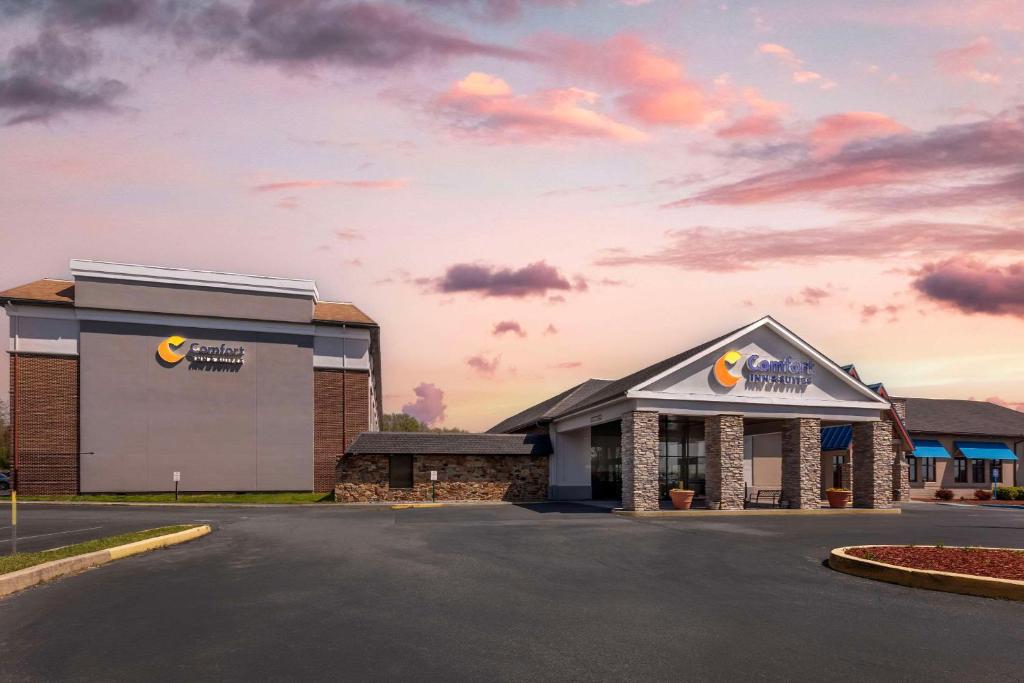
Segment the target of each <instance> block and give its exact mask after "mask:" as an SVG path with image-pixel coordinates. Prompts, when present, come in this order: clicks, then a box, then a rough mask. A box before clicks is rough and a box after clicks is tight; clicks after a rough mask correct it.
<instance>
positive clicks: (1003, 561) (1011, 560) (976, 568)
mask: <svg viewBox="0 0 1024 683" xmlns="http://www.w3.org/2000/svg"><path fill="white" fill-rule="evenodd" d="M846 552H847V554H849V555H852V556H854V557H858V558H860V559H863V560H871V561H874V562H884V563H886V564H892V565H896V566H898V567H908V568H910V569H927V570H932V571H940V572H952V573H955V574H971V575H973V576H987V577H990V578H996V579H1011V580H1015V581H1024V550H1012V549H1003V548H970V547H968V548H944V547H942V546H924V545H912V546H902V545H880V546H870V547H858V548H850V549H849V550H847V551H846Z"/></svg>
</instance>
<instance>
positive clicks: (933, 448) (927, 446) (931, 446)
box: [911, 439, 950, 458]
mask: <svg viewBox="0 0 1024 683" xmlns="http://www.w3.org/2000/svg"><path fill="white" fill-rule="evenodd" d="M911 455H913V456H914V457H915V458H949V457H950V455H949V451H947V450H946V447H945V446H943V445H942V444H941V443H939V442H938V441H935V440H933V439H914V452H913V453H911Z"/></svg>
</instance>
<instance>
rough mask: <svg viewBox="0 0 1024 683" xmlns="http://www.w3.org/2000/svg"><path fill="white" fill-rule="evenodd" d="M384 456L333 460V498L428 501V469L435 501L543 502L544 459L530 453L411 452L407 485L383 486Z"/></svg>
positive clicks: (545, 483)
mask: <svg viewBox="0 0 1024 683" xmlns="http://www.w3.org/2000/svg"><path fill="white" fill-rule="evenodd" d="M388 460H389V458H388V456H386V455H346V456H345V457H344V458H342V459H341V461H340V462H339V463H338V480H337V484H336V486H335V488H334V497H335V499H336V500H337V501H338V502H341V503H383V502H395V501H427V500H430V471H431V470H437V472H438V481H437V482H436V483H435V489H436V495H437V500H506V501H524V500H543V499H544V498H546V497H547V492H548V458H547V456H543V455H542V456H536V455H517V456H512V455H501V456H487V455H417V456H414V458H413V487H412V488H411V489H391V488H389V486H388Z"/></svg>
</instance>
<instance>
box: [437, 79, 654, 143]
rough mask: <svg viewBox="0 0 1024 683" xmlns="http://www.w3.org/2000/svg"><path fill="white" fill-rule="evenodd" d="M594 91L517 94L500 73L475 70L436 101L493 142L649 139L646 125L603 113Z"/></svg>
mask: <svg viewBox="0 0 1024 683" xmlns="http://www.w3.org/2000/svg"><path fill="white" fill-rule="evenodd" d="M598 100H599V95H598V94H597V93H595V92H591V91H588V90H582V89H580V88H563V89H555V90H542V91H539V92H536V93H533V94H531V95H516V94H515V93H513V92H512V88H511V87H510V86H509V84H508V83H506V82H505V81H504V80H502V79H501V78H498V77H497V76H492V75H490V74H486V73H482V72H479V71H474V72H472V73H470V74H469V75H467V76H466V77H465V78H463V79H462V80H461V81H458V82H457V83H455V84H453V85H452V86H451V88H449V90H448V91H447V92H446V93H445V94H444V95H442V96H441V97H439V98H437V99H436V100H435V101H434V104H433V111H434V113H435V114H436V115H438V116H440V117H441V118H443V119H445V120H446V121H447V122H448V123H449V124H450V125H451V127H452V130H454V131H455V132H458V133H460V134H464V135H468V136H472V137H478V138H482V139H485V140H488V141H491V142H506V143H515V142H545V141H549V140H553V139H556V138H599V139H601V138H603V139H609V140H620V141H624V142H638V141H641V140H645V139H646V138H647V134H646V133H644V132H643V131H641V130H638V129H636V128H633V127H631V126H628V125H626V124H624V123H620V122H618V121H615V120H613V119H612V118H610V117H608V116H606V115H604V114H602V113H600V112H599V111H597V110H596V109H595V108H594V105H596V104H597V102H598Z"/></svg>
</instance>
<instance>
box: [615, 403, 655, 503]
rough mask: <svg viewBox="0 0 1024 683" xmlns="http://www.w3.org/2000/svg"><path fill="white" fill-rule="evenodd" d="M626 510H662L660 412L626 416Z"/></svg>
mask: <svg viewBox="0 0 1024 683" xmlns="http://www.w3.org/2000/svg"><path fill="white" fill-rule="evenodd" d="M622 508H623V509H624V510H657V509H658V508H659V502H658V413H657V412H656V411H649V410H635V411H633V412H630V413H626V414H625V415H623V416H622Z"/></svg>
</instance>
